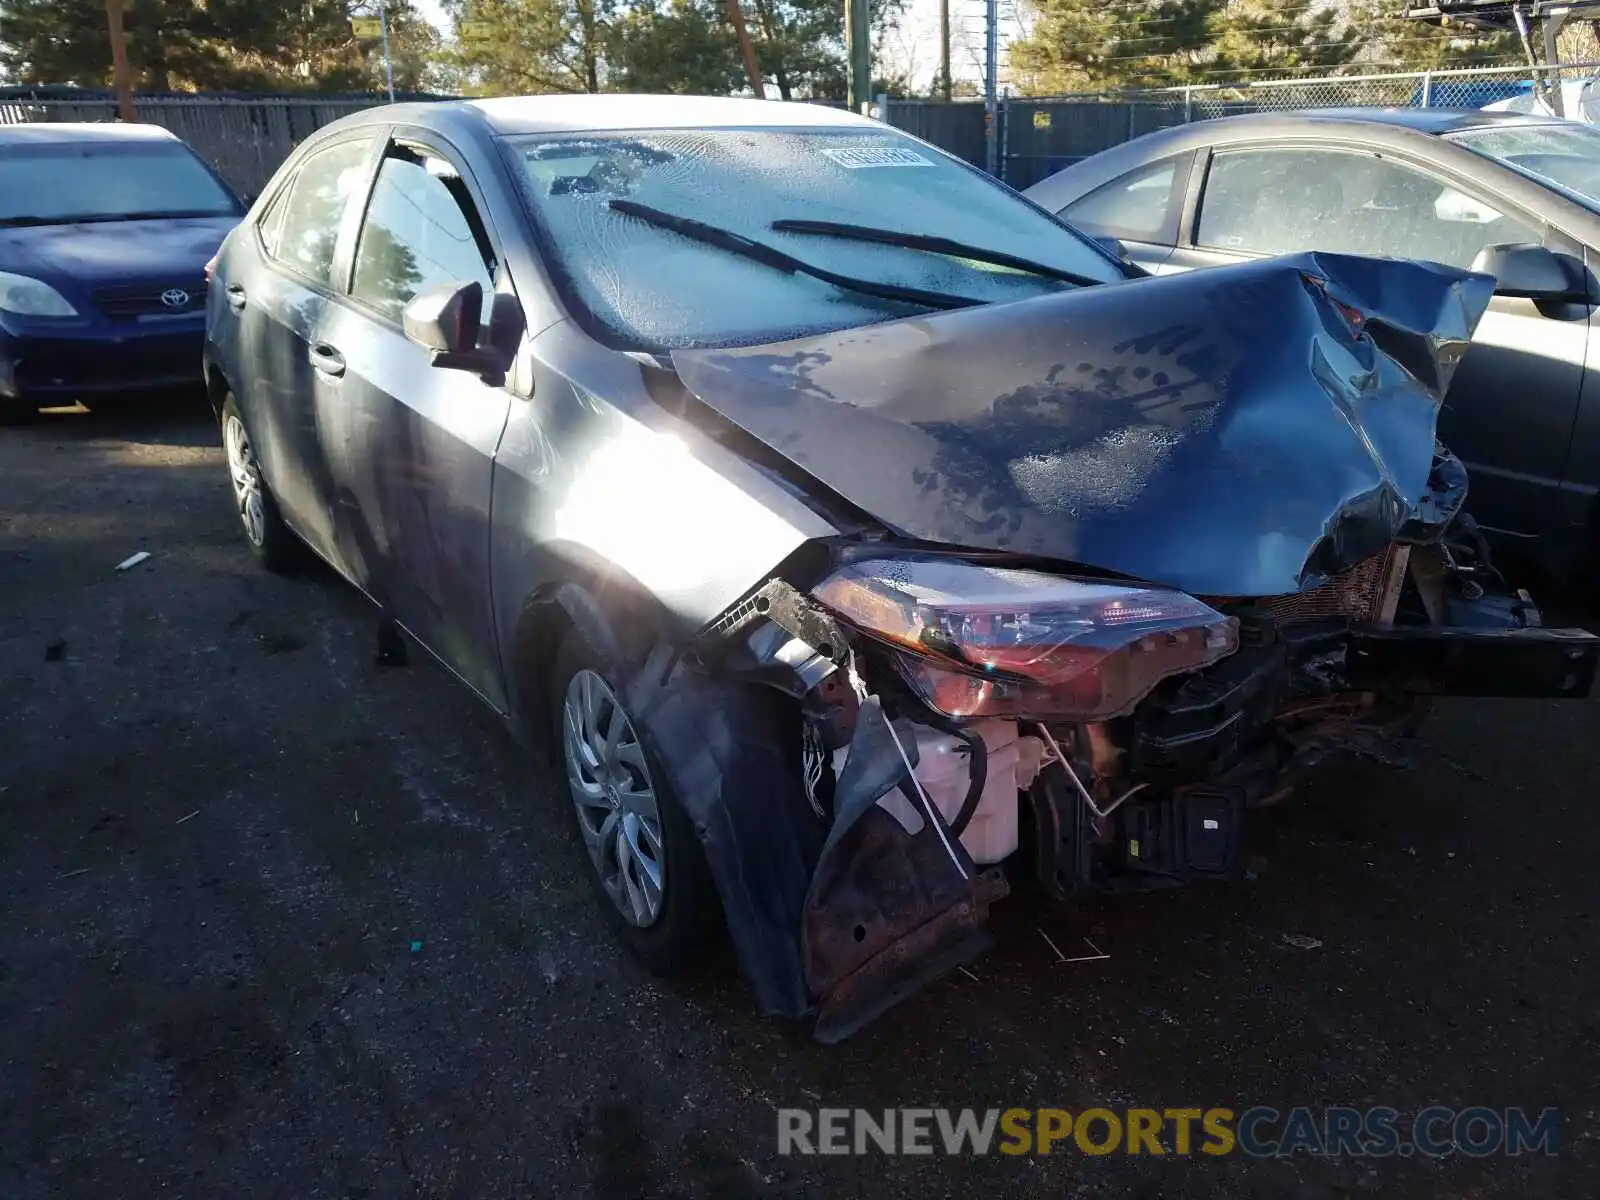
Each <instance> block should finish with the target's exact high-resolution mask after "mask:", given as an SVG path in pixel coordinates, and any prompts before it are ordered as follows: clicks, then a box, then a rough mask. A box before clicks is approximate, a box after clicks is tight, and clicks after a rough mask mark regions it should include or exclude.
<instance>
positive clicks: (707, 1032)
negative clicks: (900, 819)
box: [0, 403, 1600, 1200]
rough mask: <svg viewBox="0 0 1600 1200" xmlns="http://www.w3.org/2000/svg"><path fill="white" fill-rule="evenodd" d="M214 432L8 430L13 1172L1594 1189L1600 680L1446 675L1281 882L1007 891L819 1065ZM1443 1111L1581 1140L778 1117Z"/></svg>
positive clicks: (1060, 1186) (1311, 823)
mask: <svg viewBox="0 0 1600 1200" xmlns="http://www.w3.org/2000/svg"><path fill="white" fill-rule="evenodd" d="M217 443H218V439H217V435H216V430H215V427H214V426H213V424H212V423H211V420H210V416H209V414H208V413H207V412H205V411H204V410H203V407H202V406H201V405H200V404H199V403H194V404H170V405H166V406H163V407H161V408H159V409H150V408H145V409H140V410H137V411H131V410H130V411H123V412H107V413H94V414H83V413H78V414H63V415H60V416H50V417H47V418H46V419H45V420H43V421H41V422H40V423H39V424H38V425H36V426H33V427H31V428H26V429H21V430H3V431H0V713H3V716H4V723H3V726H0V1064H3V1066H0V1071H3V1080H4V1083H3V1087H0V1195H4V1196H5V1197H10V1198H15V1200H23V1198H34V1197H47V1196H48V1197H63V1196H72V1197H76V1196H116V1197H123V1196H193V1197H215V1196H234V1197H244V1196H268V1197H286V1196H294V1197H313V1196H316V1197H322V1196H350V1197H363V1196H370V1197H384V1198H387V1197H406V1196H429V1197H432V1196H441V1197H443V1196H450V1197H479V1196H484V1197H487V1196H496V1197H500V1196H522V1195H527V1196H562V1197H580V1196H599V1197H639V1196H682V1197H701V1196H707V1197H728V1198H735V1197H754V1196H815V1195H837V1196H853V1195H871V1196H873V1197H875V1198H879V1200H889V1198H891V1197H925V1196H943V1195H961V1196H977V1195H983V1196H994V1195H1019V1196H1020V1195H1028V1196H1062V1197H1066V1196H1082V1197H1090V1196H1094V1197H1099V1196H1137V1197H1145V1198H1156V1197H1191V1196H1192V1197H1202V1198H1204V1197H1217V1198H1221V1197H1228V1198H1246V1200H1248V1198H1257V1197H1260V1198H1265V1197H1302V1198H1314V1197H1315V1198H1321V1197H1343V1196H1365V1195H1372V1196H1383V1197H1389V1196H1461V1197H1484V1196H1499V1195H1504V1196H1516V1197H1577V1196H1583V1195H1594V1194H1595V1185H1594V1183H1593V1182H1592V1172H1593V1170H1594V1168H1595V1166H1596V1159H1597V1157H1600V1156H1597V1154H1596V1142H1595V1134H1594V1132H1593V1129H1594V1118H1595V1109H1596V1107H1597V1106H1600V1105H1597V1099H1596V1097H1597V1094H1600V1093H1597V1091H1596V1088H1595V1080H1596V1078H1597V1071H1596V1067H1597V1058H1600V1056H1597V1053H1596V1046H1597V1044H1600V1018H1597V1016H1596V1010H1595V1004H1594V998H1595V996H1596V994H1597V993H1600V956H1597V955H1596V953H1595V949H1596V941H1597V939H1596V932H1597V931H1596V914H1597V912H1600V871H1597V870H1596V866H1595V864H1596V862H1597V860H1600V823H1597V822H1596V820H1595V817H1594V811H1593V806H1594V798H1595V794H1596V791H1595V782H1594V770H1595V763H1596V751H1595V747H1596V745H1597V744H1600V703H1596V702H1588V703H1573V704H1545V703H1525V702H1484V701H1474V702H1453V703H1449V704H1445V705H1443V706H1442V707H1441V708H1440V710H1439V711H1438V712H1437V714H1436V715H1435V716H1434V717H1433V718H1432V720H1431V723H1430V725H1429V727H1428V731H1427V736H1426V739H1425V744H1424V747H1423V751H1422V754H1421V755H1420V758H1419V762H1418V764H1417V766H1416V767H1415V768H1414V769H1413V770H1411V771H1409V772H1404V773H1392V772H1389V771H1385V770H1382V769H1379V768H1376V767H1351V768H1348V769H1344V770H1341V771H1339V772H1337V773H1335V774H1334V775H1333V776H1331V777H1329V778H1328V779H1327V780H1326V781H1325V782H1324V783H1322V784H1320V785H1319V786H1318V787H1317V788H1315V789H1314V790H1312V791H1308V792H1305V793H1303V794H1302V795H1301V796H1300V797H1298V799H1297V801H1296V802H1295V803H1294V804H1292V805H1290V806H1288V807H1285V808H1283V809H1280V810H1276V811H1274V812H1272V813H1269V814H1264V816H1263V819H1262V821H1261V822H1260V825H1259V827H1258V829H1257V831H1256V834H1257V836H1258V838H1259V840H1260V843H1261V845H1260V849H1261V850H1262V852H1263V854H1264V855H1265V862H1264V866H1263V869H1262V870H1261V872H1260V873H1259V876H1258V877H1257V878H1256V879H1255V880H1254V881H1252V882H1249V883H1242V884H1240V885H1238V886H1217V887H1208V888H1200V889H1194V890H1189V891H1185V892H1179V893H1170V894H1164V895H1159V896H1149V897H1144V898H1136V899H1118V900H1115V901H1107V902H1104V903H1100V904H1097V905H1095V906H1092V907H1090V908H1087V909H1077V910H1071V911H1053V912H1048V913H1038V912H1035V911H1029V910H1026V909H1023V908H1021V907H1018V906H1013V907H1011V908H1006V909H1003V910H1002V911H1001V912H1000V914H999V916H998V918H997V922H996V924H997V934H998V940H999V945H998V948H997V949H996V951H995V952H994V953H993V954H991V955H990V956H989V957H988V958H986V959H984V960H982V961H981V962H979V963H977V964H975V966H974V968H973V970H972V974H971V976H970V977H969V976H967V975H961V974H957V975H955V976H953V977H952V978H950V979H948V980H946V981H945V982H943V983H941V984H940V985H938V986H936V987H935V988H933V989H932V990H931V991H929V992H928V993H926V994H924V995H923V996H921V997H919V998H917V999H916V1000H914V1001H912V1002H910V1003H908V1004H905V1005H903V1006H902V1007H900V1008H898V1009H896V1010H894V1011H893V1012H892V1013H891V1014H890V1015H889V1016H888V1017H887V1018H886V1019H884V1020H883V1021H882V1022H880V1023H879V1024H878V1025H876V1026H874V1027H871V1028H870V1029H869V1030H868V1031H867V1032H865V1033H864V1034H863V1035H861V1036H860V1037H858V1038H857V1039H855V1040H854V1041H852V1042H849V1043H847V1044H845V1045H844V1046H841V1047H837V1048H831V1049H830V1048H824V1047H821V1046H818V1045H815V1044H814V1043H812V1042H811V1041H810V1040H809V1037H808V1034H807V1031H806V1030H805V1029H803V1028H800V1027H797V1026H793V1025H788V1024H784V1023H780V1022H775V1021H771V1020H767V1019H764V1018H762V1017H761V1016H759V1015H758V1014H757V1013H756V1012H755V1011H754V1010H753V1007H752V1005H751V1003H750V1000H749V998H748V996H747V994H746V993H745V991H744V989H743V987H742V985H741V984H740V982H739V981H738V979H737V978H736V977H735V976H734V975H733V974H732V972H731V969H730V970H722V971H720V972H713V973H712V974H711V975H710V976H709V977H708V978H704V979H700V980H696V981H694V982H692V983H687V984H673V985H664V984H662V983H659V982H656V981H653V980H651V979H649V978H648V977H646V976H645V975H643V974H642V973H641V972H640V971H639V970H638V969H636V968H635V967H634V966H633V965H632V964H631V963H630V962H629V961H627V960H626V959H625V958H624V957H623V955H622V953H621V952H620V950H619V949H618V947H617V945H616V944H615V943H614V942H613V941H612V940H611V938H610V936H609V935H608V933H607V931H606V929H605V926H604V924H603V922H602V920H601V917H600V914H599V910H598V909H597V908H596V907H595V903H594V900H593V898H592V896H591V893H590V891H589V888H588V884H587V881H586V880H585V878H584V877H583V875H582V874H581V870H582V869H584V868H583V866H582V863H581V862H580V858H579V852H578V851H577V850H576V849H575V847H574V844H573V840H572V839H571V836H570V832H569V826H568V822H569V819H570V818H569V815H568V811H567V808H566V801H565V799H564V798H563V796H562V795H561V794H560V792H559V791H558V790H557V789H556V787H555V786H554V780H553V779H552V777H551V776H550V775H549V773H548V772H547V771H546V769H545V768H543V767H542V766H539V765H537V764H535V763H533V762H532V761H530V760H529V759H528V758H527V757H526V756H524V755H523V754H522V753H521V752H520V751H518V750H517V749H516V748H515V746H514V745H513V744H512V742H511V740H510V739H509V737H507V736H506V735H505V733H504V732H503V731H502V730H501V728H500V727H499V726H498V725H497V723H496V721H495V719H494V718H493V716H492V715H491V714H489V713H488V712H487V711H483V710H480V709H479V708H478V707H477V704H476V701H474V700H473V699H472V698H471V697H469V696H468V695H467V694H465V693H464V692H463V691H462V690H461V689H460V688H459V687H457V686H456V685H454V684H453V683H452V682H450V681H448V680H447V679H446V678H445V677H444V676H443V675H442V674H441V673H440V672H439V671H438V670H436V669H434V668H432V667H431V666H428V665H426V664H425V663H423V662H422V661H421V657H420V656H416V655H414V656H413V659H414V663H413V665H412V666H410V667H408V668H403V669H392V668H380V667H378V666H376V665H375V664H374V662H373V654H372V649H373V641H374V622H373V619H372V617H371V615H370V613H368V612H367V611H366V609H365V607H364V604H363V602H362V601H361V600H360V598H359V597H357V596H355V595H353V594H352V593H350V592H349V591H348V590H347V589H346V588H344V587H343V586H342V585H340V584H339V583H338V582H337V581H335V580H334V579H333V578H332V577H331V576H330V575H329V574H328V573H326V572H322V571H310V572H306V573H304V574H302V575H300V576H299V577H296V578H290V579H280V578H274V577H272V576H268V575H265V574H262V573H261V572H259V571H258V570H257V569H256V568H255V566H254V564H253V561H252V560H251V558H250V557H249V555H248V554H247V552H246V549H245V547H244V544H243V542H242V540H241V537H240V535H239V533H238V531H237V529H236V526H235V522H234V518H233V516H232V513H231V511H230V508H229V503H228V495H227V484H226V479H225V472H224V469H223V466H222V454H221V450H220V449H219V447H218V444H217ZM138 550H148V551H149V552H150V554H151V556H152V557H151V558H150V559H149V560H148V561H146V562H144V563H143V564H141V565H139V566H138V567H135V568H133V569H131V570H128V571H126V572H122V573H118V572H116V571H115V570H114V569H113V568H114V567H115V566H116V564H117V563H119V562H121V561H122V560H124V559H125V558H127V557H128V556H129V555H131V554H133V553H134V552H135V551H138ZM1041 931H1042V932H1041ZM1045 934H1048V939H1049V941H1053V942H1054V943H1055V944H1056V945H1058V946H1060V947H1062V948H1064V949H1065V951H1066V953H1067V955H1068V956H1072V955H1074V954H1078V953H1083V952H1084V951H1083V950H1082V949H1081V947H1082V946H1083V944H1084V943H1083V939H1084V938H1085V937H1088V938H1090V939H1091V940H1092V941H1093V942H1094V944H1095V945H1097V946H1098V947H1100V948H1101V949H1103V950H1104V951H1106V952H1107V953H1108V954H1109V955H1110V957H1109V959H1106V960H1104V961H1097V962H1087V963H1067V964H1064V963H1062V962H1060V961H1058V958H1057V955H1056V953H1055V951H1054V950H1053V949H1052V948H1051V946H1050V944H1049V941H1047V939H1046V937H1045V936H1044V935H1045ZM1286 937H1293V938H1295V939H1296V940H1297V941H1301V944H1302V945H1309V944H1310V943H1309V942H1304V941H1303V940H1302V939H1306V938H1309V939H1315V940H1316V941H1317V942H1319V943H1320V945H1318V946H1316V947H1315V948H1313V949H1301V948H1298V947H1297V946H1296V945H1294V944H1292V943H1291V942H1290V941H1286ZM1435 1103H1437V1104H1445V1105H1450V1106H1453V1107H1465V1106H1468V1105H1474V1104H1482V1105H1489V1106H1493V1107H1503V1106H1508V1105H1523V1106H1526V1107H1529V1108H1532V1109H1535V1110H1537V1109H1541V1108H1544V1107H1547V1106H1557V1107H1559V1108H1561V1109H1562V1111H1563V1128H1562V1135H1561V1143H1560V1153H1559V1154H1558V1155H1557V1156H1555V1157H1546V1156H1543V1155H1539V1156H1534V1157H1523V1158H1505V1157H1496V1158H1491V1159H1485V1160H1470V1159H1464V1158H1460V1157H1456V1158H1450V1159H1444V1160H1429V1159H1423V1158H1420V1157H1412V1158H1395V1159H1387V1160H1354V1159H1342V1160H1335V1159H1314V1158H1309V1157H1305V1156H1298V1157H1295V1158H1293V1159H1290V1160H1250V1159H1247V1158H1245V1157H1244V1156H1242V1155H1233V1156H1229V1157H1225V1158H1222V1159H1214V1160H1213V1159H1202V1158H1199V1157H1191V1158H1184V1159H1179V1158H1176V1157H1172V1156H1169V1157H1166V1158H1152V1157H1148V1156H1142V1157H1129V1156H1126V1155H1122V1154H1116V1155H1111V1156H1107V1157H1103V1158H1088V1157H1085V1156H1083V1155H1081V1154H1078V1153H1076V1152H1075V1151H1069V1152H1067V1153H1057V1154H1054V1155H1051V1156H1050V1157H1048V1158H1029V1159H1021V1160H1017V1159H1009V1158H1001V1157H999V1156H996V1157H993V1158H986V1159H981V1160H978V1159H956V1160H950V1159H945V1158H943V1157H934V1158H930V1159H912V1158H888V1157H882V1156H872V1157H866V1158H829V1159H799V1158H790V1157H782V1156H780V1155H779V1154H778V1153H777V1142H776V1116H775V1113H776V1109H778V1108H780V1107H791V1106H798V1107H807V1108H817V1107H822V1106H828V1107H852V1106H857V1105H861V1106H868V1107H871V1108H883V1107H887V1106H901V1105H919V1106H950V1107H978V1108H988V1107H1001V1108H1005V1107H1013V1106H1015V1107H1039V1106H1045V1105H1059V1106H1062V1107H1066V1108H1071V1109H1081V1108H1083V1107H1086V1106H1090V1105H1097V1104H1099V1105H1106V1106H1109V1107H1112V1108H1119V1107H1127V1106H1130V1105H1141V1106H1146V1105H1147V1106H1151V1107H1157V1108H1161V1107H1177V1106H1186V1105H1192V1106H1197V1107H1216V1106H1225V1107H1230V1108H1233V1109H1236V1110H1242V1109H1244V1108H1248V1107H1250V1106H1252V1105H1257V1104H1270V1105H1275V1106H1278V1107H1280V1108H1288V1107H1291V1106H1293V1105H1297V1104H1299V1105H1313V1106H1321V1105H1326V1104H1351V1105H1356V1106H1360V1107H1366V1106H1368V1105H1375V1104H1386V1105H1390V1106H1392V1107H1394V1108H1397V1109H1399V1110H1400V1111H1401V1112H1402V1113H1410V1112H1415V1111H1416V1110H1418V1109H1421V1108H1423V1107H1425V1106H1427V1105H1429V1104H1435Z"/></svg>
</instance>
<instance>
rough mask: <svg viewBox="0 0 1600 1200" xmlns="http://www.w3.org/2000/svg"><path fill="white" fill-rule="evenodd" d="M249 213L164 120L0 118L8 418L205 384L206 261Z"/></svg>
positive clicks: (1, 301)
mask: <svg viewBox="0 0 1600 1200" xmlns="http://www.w3.org/2000/svg"><path fill="white" fill-rule="evenodd" d="M243 212H244V208H243V206H242V204H241V203H240V200H239V197H237V196H236V195H234V193H233V192H232V190H230V189H229V187H228V186H227V184H225V183H224V182H223V181H222V180H221V179H220V178H218V177H217V175H216V174H215V173H214V172H213V171H212V170H211V168H210V167H208V166H207V165H206V164H205V163H204V162H202V161H201V159H200V158H199V157H198V156H197V155H196V154H195V153H194V151H192V150H191V149H190V148H189V147H188V146H186V145H185V144H184V143H183V142H182V141H180V140H179V139H178V138H177V137H176V136H174V135H173V134H171V133H169V132H168V131H166V130H165V129H161V128H158V127H156V126H151V125H131V124H130V125H120V124H99V125H70V124H39V125H19V126H9V127H0V420H11V421H16V420H21V419H26V418H28V417H30V416H32V415H33V414H34V413H35V412H37V411H38V409H40V408H47V407H51V406H53V405H62V404H71V403H72V402H74V401H80V400H81V401H83V402H85V403H89V404H95V403H98V402H99V401H101V400H104V399H106V398H109V397H112V396H126V395H131V394H138V393H150V392H159V391H164V390H167V389H170V388H174V387H179V386H187V385H190V384H195V383H197V382H198V381H199V379H200V366H199V363H200V351H201V345H202V342H203V340H204V335H205V312H206V264H207V262H208V260H209V259H210V258H211V256H212V255H213V254H215V253H216V251H217V248H218V246H220V245H221V243H222V239H223V238H224V237H225V236H226V235H227V233H228V231H229V230H230V229H232V228H233V226H234V225H235V224H237V223H238V221H239V219H240V217H241V215H242V214H243Z"/></svg>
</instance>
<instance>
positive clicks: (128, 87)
mask: <svg viewBox="0 0 1600 1200" xmlns="http://www.w3.org/2000/svg"><path fill="white" fill-rule="evenodd" d="M106 32H108V33H109V34H110V35H111V78H112V81H113V83H114V84H115V86H116V89H117V119H118V120H119V121H132V120H134V119H135V116H134V112H133V76H132V73H131V72H130V71H129V70H128V34H127V31H126V30H125V29H124V28H123V27H122V0H106Z"/></svg>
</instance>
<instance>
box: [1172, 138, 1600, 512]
mask: <svg viewBox="0 0 1600 1200" xmlns="http://www.w3.org/2000/svg"><path fill="white" fill-rule="evenodd" d="M1545 241H1547V236H1546V232H1545V230H1544V228H1543V226H1542V224H1541V223H1540V222H1538V221H1536V220H1535V219H1533V218H1531V217H1529V216H1527V215H1526V214H1521V213H1513V212H1512V211H1510V207H1509V206H1508V205H1506V204H1505V203H1503V202H1501V201H1498V200H1494V201H1491V200H1490V199H1488V198H1487V197H1485V196H1483V195H1481V194H1478V193H1477V192H1476V191H1475V190H1474V189H1472V188H1470V186H1468V185H1464V184H1461V183H1458V182H1453V181H1451V180H1450V179H1448V178H1445V177H1443V176H1441V175H1439V174H1436V173H1434V172H1433V171H1431V170H1429V169H1428V168H1427V167H1425V166H1423V165H1421V164H1418V163H1414V162H1408V161H1404V160H1401V159H1397V158H1395V157H1393V156H1389V155H1380V154H1377V153H1375V152H1373V151H1372V150H1370V149H1365V148H1361V147H1355V146H1334V145H1314V146H1312V145H1299V146H1295V145H1279V146H1259V145H1257V146H1242V147H1229V148H1227V149H1225V150H1218V151H1217V152H1216V153H1214V154H1213V156H1212V157H1211V160H1210V163H1209V167H1208V168H1207V170H1206V176H1205V182H1204V189H1203V191H1202V193H1201V197H1200V204H1199V208H1198V210H1197V212H1196V214H1195V218H1194V227H1193V231H1192V237H1191V238H1190V239H1189V244H1184V245H1179V246H1178V247H1177V248H1176V249H1175V250H1174V251H1173V254H1172V256H1171V257H1170V258H1169V259H1168V263H1169V265H1170V266H1171V267H1172V268H1173V269H1180V270H1186V269H1190V268H1194V267H1203V266H1213V265H1218V264H1222V263H1228V262H1237V261H1239V260H1241V259H1244V258H1252V257H1260V256H1262V255H1271V254H1284V253H1289V252H1293V251H1300V250H1326V251H1332V252H1338V253H1347V254H1367V255H1374V256H1377V257H1385V258H1419V259H1426V260H1429V261H1433V262H1442V263H1446V264H1448V265H1450V266H1456V267H1470V266H1471V265H1472V262H1473V260H1474V259H1475V258H1476V257H1477V255H1478V252H1479V251H1480V250H1482V249H1483V247H1485V246H1489V245H1494V244H1496V243H1503V242H1545ZM1562 248H1565V247H1562ZM1588 340H1589V323H1588V311H1587V309H1586V308H1584V307H1583V306H1564V307H1563V308H1561V309H1560V310H1557V309H1552V308H1549V307H1548V306H1547V307H1546V308H1545V309H1544V310H1543V311H1541V309H1540V307H1539V306H1538V305H1537V304H1536V303H1535V302H1534V301H1531V300H1524V299H1515V298H1512V297H1506V296H1496V297H1495V298H1494V301H1493V303H1492V304H1491V305H1490V308H1489V312H1488V313H1487V314H1486V315H1485V316H1484V318H1483V321H1482V323H1481V324H1479V326H1478V331H1477V334H1476V336H1475V337H1474V338H1473V344H1472V349H1471V350H1470V351H1468V353H1467V356H1466V358H1465V359H1463V361H1462V364H1461V366H1460V368H1459V369H1458V371H1457V373H1456V377H1455V381H1454V382H1453V383H1452V384H1451V387H1450V394H1449V397H1448V399H1447V400H1446V403H1445V407H1444V410H1443V412H1441V414H1440V418H1439V436H1440V438H1441V439H1442V440H1443V441H1444V442H1445V443H1446V445H1448V446H1449V447H1450V448H1451V449H1452V450H1453V451H1454V452H1455V453H1456V454H1457V455H1458V456H1459V457H1460V458H1461V459H1462V461H1463V462H1465V463H1466V464H1467V466H1468V469H1469V470H1470V472H1471V475H1472V500H1471V505H1470V506H1471V509H1472V511H1473V513H1474V514H1475V515H1476V516H1477V517H1478V519H1479V520H1480V521H1481V522H1482V523H1483V524H1484V525H1485V526H1487V527H1490V528H1493V529H1498V530H1501V531H1504V532H1508V533H1514V534H1518V535H1523V536H1541V535H1545V534H1550V533H1554V532H1556V531H1557V529H1558V527H1559V525H1560V524H1561V523H1562V522H1563V517H1562V514H1561V505H1560V504H1559V494H1560V486H1561V480H1562V476H1563V474H1564V472H1565V468H1566V460H1567V452H1568V447H1569V445H1570V444H1571V437H1572V426H1573V421H1574V419H1575V416H1576V413H1577V407H1578V399H1579V393H1580V390H1581V388H1582V384H1583V377H1584V359H1585V356H1586V353H1587V349H1588Z"/></svg>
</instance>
